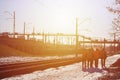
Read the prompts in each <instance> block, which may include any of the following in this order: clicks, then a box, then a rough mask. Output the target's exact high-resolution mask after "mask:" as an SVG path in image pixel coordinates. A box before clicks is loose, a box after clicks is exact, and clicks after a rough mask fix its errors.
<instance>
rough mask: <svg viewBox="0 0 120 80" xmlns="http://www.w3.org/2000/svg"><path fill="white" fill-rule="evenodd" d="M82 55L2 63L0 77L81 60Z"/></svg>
mask: <svg viewBox="0 0 120 80" xmlns="http://www.w3.org/2000/svg"><path fill="white" fill-rule="evenodd" d="M80 61H81V58H80V57H74V58H67V59H66V58H65V59H54V60H44V61H34V62H26V63H16V64H6V65H0V79H3V78H6V77H12V76H15V75H20V74H27V73H31V72H34V71H37V70H44V69H47V68H52V67H54V68H55V67H59V66H65V65H69V64H72V63H76V62H80Z"/></svg>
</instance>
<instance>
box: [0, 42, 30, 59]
mask: <svg viewBox="0 0 120 80" xmlns="http://www.w3.org/2000/svg"><path fill="white" fill-rule="evenodd" d="M6 56H31V55H29V54H28V53H24V52H21V51H18V50H16V49H14V48H11V47H8V46H6V45H3V44H0V57H6Z"/></svg>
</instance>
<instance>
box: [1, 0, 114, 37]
mask: <svg viewBox="0 0 120 80" xmlns="http://www.w3.org/2000/svg"><path fill="white" fill-rule="evenodd" d="M113 2H114V0H0V31H1V32H3V31H5V32H6V31H9V32H12V31H13V30H12V29H13V19H7V18H13V16H11V15H10V14H12V15H13V11H15V12H16V32H20V33H22V32H23V23H24V22H26V24H27V26H26V29H27V30H26V32H27V33H31V32H32V28H33V26H34V27H35V31H36V32H43V31H44V32H45V33H48V32H49V33H75V27H76V17H78V22H79V33H80V34H84V35H87V36H92V37H108V33H109V30H110V28H111V26H112V25H111V21H112V18H113V15H112V14H111V13H110V12H109V11H108V10H107V9H106V7H108V6H111V5H112V3H113ZM6 11H8V12H9V13H10V14H9V13H8V12H6ZM81 22H82V23H81Z"/></svg>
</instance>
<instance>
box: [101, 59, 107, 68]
mask: <svg viewBox="0 0 120 80" xmlns="http://www.w3.org/2000/svg"><path fill="white" fill-rule="evenodd" d="M105 60H106V59H101V67H102V68H105Z"/></svg>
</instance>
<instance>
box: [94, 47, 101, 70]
mask: <svg viewBox="0 0 120 80" xmlns="http://www.w3.org/2000/svg"><path fill="white" fill-rule="evenodd" d="M99 57H100V54H99V50H98V49H96V51H95V52H94V60H95V67H96V68H98V60H99Z"/></svg>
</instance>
